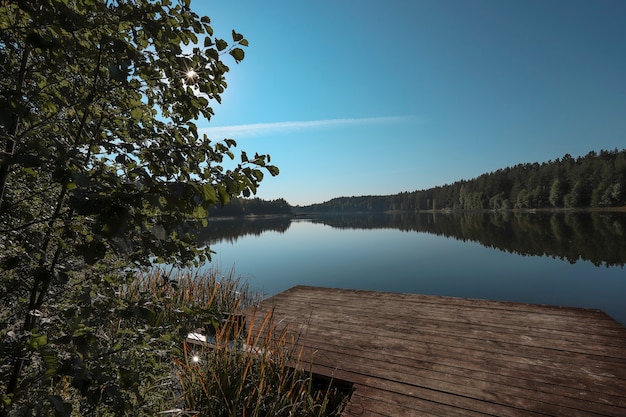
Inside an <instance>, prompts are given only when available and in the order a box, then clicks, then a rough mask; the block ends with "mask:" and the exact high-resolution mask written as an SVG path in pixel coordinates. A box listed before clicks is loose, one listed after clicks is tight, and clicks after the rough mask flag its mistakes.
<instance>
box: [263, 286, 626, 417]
mask: <svg viewBox="0 0 626 417" xmlns="http://www.w3.org/2000/svg"><path fill="white" fill-rule="evenodd" d="M272 309H273V314H274V321H275V323H277V324H278V327H279V328H280V329H284V328H286V327H287V328H288V329H289V331H290V332H292V333H293V334H294V335H297V336H298V337H299V338H298V339H294V340H298V342H297V345H303V346H304V347H305V351H306V352H314V353H313V356H312V359H311V360H312V365H313V370H314V372H317V373H320V374H324V375H328V376H334V377H337V378H341V379H344V380H348V381H351V382H353V383H355V387H356V388H357V390H356V392H355V394H354V395H353V398H352V400H351V402H350V407H349V408H348V410H347V412H346V414H347V415H361V414H357V412H356V411H355V410H358V409H359V407H361V409H362V411H364V412H365V414H362V415H373V416H379V415H394V416H395V415H441V416H447V415H466V416H477V415H494V416H521V415H524V416H526V415H531V416H532V415H542V416H545V415H554V416H557V415H568V416H588V415H594V416H597V415H605V416H616V417H617V416H624V415H626V329H625V328H624V327H623V326H621V325H620V324H619V323H617V322H615V321H614V320H612V319H611V318H610V317H608V316H607V315H606V314H604V313H603V312H601V311H599V310H587V309H580V308H570V307H554V306H541V305H531V304H522V303H506V302H500V301H487V300H474V299H460V298H452V297H434V296H422V295H411V294H394V293H382V292H370V291H357V290H338V289H327V288H316V287H294V288H291V289H289V290H287V291H285V292H283V293H281V294H278V295H276V296H274V297H272V298H270V299H268V300H266V301H264V302H263V303H262V304H261V306H259V310H260V311H261V312H263V313H266V312H269V311H270V310H272ZM294 348H297V347H296V346H294Z"/></svg>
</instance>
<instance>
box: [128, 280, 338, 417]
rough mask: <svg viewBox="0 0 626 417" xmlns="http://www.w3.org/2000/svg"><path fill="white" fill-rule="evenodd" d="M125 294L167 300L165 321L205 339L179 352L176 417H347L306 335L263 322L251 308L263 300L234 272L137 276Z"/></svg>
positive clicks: (190, 342)
mask: <svg viewBox="0 0 626 417" xmlns="http://www.w3.org/2000/svg"><path fill="white" fill-rule="evenodd" d="M121 295H122V296H123V297H125V298H127V299H140V298H141V297H154V298H158V299H160V300H163V299H167V300H169V303H167V307H166V310H165V311H162V316H163V318H162V320H164V321H170V320H180V318H181V314H182V316H184V317H185V318H186V320H185V322H186V323H187V326H188V330H189V332H198V333H202V334H203V335H204V337H205V338H206V341H205V342H198V341H193V340H189V339H188V340H187V341H186V342H185V343H183V346H182V349H181V350H179V351H178V350H177V351H175V352H173V356H174V358H173V367H174V369H173V374H174V375H175V376H176V379H177V383H176V384H175V385H174V387H175V388H174V389H173V390H172V391H173V392H176V398H175V401H174V403H175V406H174V407H173V408H172V409H171V410H169V411H170V412H171V414H172V415H193V416H207V417H212V416H216V417H217V416H219V417H226V416H227V417H235V416H237V417H238V416H242V417H243V416H246V417H256V416H259V417H260V416H270V415H271V416H304V417H307V416H316V417H317V416H319V417H321V416H339V415H341V412H342V411H343V408H344V407H345V405H346V403H347V401H348V396H347V395H346V393H345V392H343V391H341V390H339V389H337V388H335V387H333V385H332V384H323V385H322V386H319V385H318V384H316V383H315V378H314V375H313V374H312V372H311V369H310V363H311V361H310V357H307V355H306V354H305V351H304V350H303V349H302V347H301V346H302V345H303V344H302V343H300V342H301V340H298V339H299V337H300V336H295V335H293V334H292V333H290V332H289V331H288V329H287V328H283V327H281V328H280V329H279V328H278V327H277V326H276V325H275V323H274V319H273V316H272V314H271V313H268V314H266V315H263V316H260V317H257V316H256V313H255V312H254V311H255V309H254V308H252V307H253V306H254V304H255V303H257V302H259V301H260V300H261V297H260V295H259V294H255V293H253V292H251V291H250V290H249V288H248V287H247V284H245V283H243V282H242V281H241V280H240V279H239V278H238V277H237V276H236V275H235V273H234V270H232V269H231V270H230V271H228V272H227V273H226V274H222V273H220V271H219V270H218V269H217V268H212V269H209V270H206V271H202V272H200V271H174V270H169V271H166V270H163V269H156V270H153V271H149V272H146V273H141V274H139V275H138V276H137V279H136V280H135V281H134V282H133V283H132V284H130V285H128V286H126V287H125V288H124V290H123V293H122V294H121ZM181 312H182V313H181ZM243 317H245V318H246V320H245V324H244V322H242V320H241V319H242V318H243ZM299 346H300V347H299Z"/></svg>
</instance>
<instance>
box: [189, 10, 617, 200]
mask: <svg viewBox="0 0 626 417" xmlns="http://www.w3.org/2000/svg"><path fill="white" fill-rule="evenodd" d="M192 9H193V10H194V11H196V12H197V13H198V14H200V15H207V16H209V17H210V18H211V21H212V25H213V28H214V30H215V32H216V34H217V35H218V36H221V37H223V38H224V39H227V40H229V39H230V32H231V30H232V29H235V30H236V31H237V32H240V33H242V34H243V35H244V36H245V37H246V38H247V39H248V41H249V42H250V46H249V47H248V48H246V57H245V59H244V61H243V62H242V63H241V64H235V63H234V61H232V60H229V59H228V57H226V59H225V60H226V62H227V64H228V65H229V67H230V69H231V71H230V73H229V74H228V76H227V81H228V84H229V86H228V89H227V90H226V92H225V93H224V95H223V100H222V104H217V103H215V106H214V110H215V116H214V118H213V119H212V120H211V121H210V122H206V121H199V122H198V126H199V127H200V128H203V129H205V131H206V132H208V133H209V136H210V137H211V138H212V139H215V140H217V139H221V138H224V137H232V138H234V139H236V140H237V143H238V147H239V148H240V149H241V150H245V151H247V152H248V153H253V152H259V153H268V154H270V155H271V157H272V162H273V163H275V164H276V165H277V166H278V167H279V168H280V171H281V173H280V175H279V176H277V177H274V178H272V177H269V176H267V177H266V179H265V180H264V181H263V183H262V185H261V187H260V189H259V191H258V194H257V196H258V197H260V198H264V199H275V198H285V199H286V200H287V201H288V202H289V203H290V204H292V205H306V204H311V203H316V202H323V201H326V200H329V199H331V198H333V197H339V196H353V195H381V194H395V193H398V192H401V191H414V190H420V189H426V188H430V187H434V186H437V185H444V184H446V183H452V182H454V181H456V180H459V179H471V178H474V177H476V176H478V175H480V174H482V173H484V172H489V171H493V170H496V169H498V168H503V167H506V166H511V165H515V164H517V163H523V162H535V161H537V162H542V161H548V160H551V159H556V158H559V157H561V156H563V155H564V154H566V153H569V154H571V155H572V156H575V157H576V156H579V155H585V154H586V153H587V152H589V151H591V150H596V151H599V150H600V149H614V148H618V149H620V150H621V149H623V148H626V24H624V22H626V1H623V0H588V1H577V0H564V1H557V0H523V1H522V0H520V1H512V0H511V1H502V0H438V1H435V0H429V1H421V0H403V1H399V0H393V1H385V2H383V1H380V0H378V1H371V0H333V1H331V0H318V1H294V0H290V1H286V0H266V1H251V0H250V1H246V0H240V1H237V2H226V1H224V2H217V1H204V0H195V1H192Z"/></svg>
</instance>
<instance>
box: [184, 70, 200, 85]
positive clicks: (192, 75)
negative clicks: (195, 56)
mask: <svg viewBox="0 0 626 417" xmlns="http://www.w3.org/2000/svg"><path fill="white" fill-rule="evenodd" d="M197 78H198V73H197V72H196V71H194V70H193V69H188V70H187V72H185V79H186V80H187V82H194V81H196V79H197Z"/></svg>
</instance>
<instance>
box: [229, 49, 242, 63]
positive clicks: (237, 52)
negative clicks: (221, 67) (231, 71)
mask: <svg viewBox="0 0 626 417" xmlns="http://www.w3.org/2000/svg"><path fill="white" fill-rule="evenodd" d="M230 55H231V56H232V57H233V58H235V61H237V62H240V61H242V60H243V58H244V56H245V53H244V51H243V49H241V48H234V49H232V50H231V51H230Z"/></svg>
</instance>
